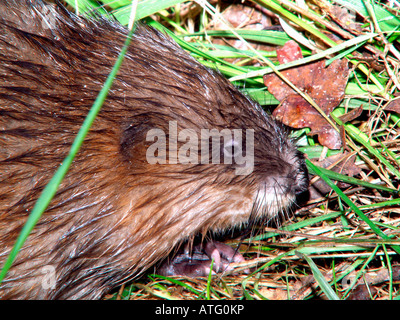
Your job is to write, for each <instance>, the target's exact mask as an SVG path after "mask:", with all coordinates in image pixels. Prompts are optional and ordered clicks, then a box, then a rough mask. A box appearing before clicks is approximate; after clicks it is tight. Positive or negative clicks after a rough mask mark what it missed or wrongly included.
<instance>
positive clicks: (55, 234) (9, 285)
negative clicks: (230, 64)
mask: <svg viewBox="0 0 400 320" xmlns="http://www.w3.org/2000/svg"><path fill="white" fill-rule="evenodd" d="M0 28H1V32H0V60H1V61H0V266H2V265H3V264H4V261H5V259H6V257H7V254H8V253H9V252H10V249H11V247H12V245H13V244H14V242H15V240H16V237H17V235H18V234H19V232H20V230H21V228H22V226H23V224H24V223H25V221H26V219H27V216H28V214H29V212H30V211H31V209H32V207H33V205H34V203H35V201H36V200H37V198H38V197H39V195H40V193H41V191H42V190H43V188H44V186H45V185H46V183H47V182H48V181H49V180H50V179H51V176H52V175H53V174H54V172H55V171H56V169H57V168H58V166H59V165H60V163H61V162H62V161H63V159H64V158H65V156H66V155H67V154H68V150H69V147H70V146H71V143H72V141H73V139H74V138H75V135H76V133H77V132H78V130H79V128H80V126H81V124H82V122H83V120H84V118H85V116H86V115H87V113H88V111H89V109H90V107H91V106H92V104H93V101H94V100H95V98H96V96H97V94H98V92H99V91H100V89H101V87H102V84H103V83H104V81H105V79H106V77H107V75H108V74H109V73H110V71H111V69H112V67H113V65H114V63H115V60H116V58H117V56H118V54H119V51H120V50H121V47H122V46H123V43H124V40H125V38H126V36H127V34H128V31H127V30H126V29H125V28H124V27H122V26H121V25H119V24H118V23H116V22H112V21H109V20H107V19H105V18H99V19H89V18H81V17H77V16H75V15H73V14H71V13H69V12H68V11H67V10H66V9H65V8H63V7H62V6H61V5H54V4H45V3H43V2H42V1H39V0H24V1H12V0H6V1H2V2H1V4H0ZM174 126H175V127H174ZM171 127H172V128H173V130H177V131H179V132H183V130H185V129H188V130H189V131H186V133H188V132H189V133H191V134H192V135H193V136H196V137H199V136H200V133H201V130H204V129H209V130H212V129H216V130H218V132H222V131H223V129H228V130H243V132H244V130H248V129H251V130H253V131H252V132H253V134H254V139H253V140H254V141H253V142H251V141H247V144H248V145H250V144H252V147H253V148H254V152H253V159H252V162H251V168H250V169H251V170H247V172H240V169H246V168H247V169H249V168H248V167H249V166H250V165H249V164H248V163H243V162H241V163H240V162H239V161H230V163H229V161H226V162H225V161H224V162H222V161H220V162H217V161H216V162H215V163H214V161H209V163H207V161H201V162H199V161H195V160H193V157H192V158H191V160H190V159H189V160H190V161H186V162H185V161H177V160H179V159H180V158H179V159H177V158H175V159H174V158H173V157H171V156H170V157H169V158H168V157H166V158H165V157H164V158H162V154H163V152H164V151H169V152H172V154H173V153H174V150H172V151H171V150H170V149H171V146H172V147H174V142H173V140H171V137H172V138H173V136H174V133H173V132H170V129H171ZM155 129H156V131H154V130H155ZM152 130H153V131H152ZM157 130H161V132H165V133H166V134H165V137H166V138H167V145H166V146H165V148H166V149H165V150H162V148H160V149H158V151H157V152H154V153H153V158H151V154H150V158H149V150H150V149H151V148H152V147H153V149H154V145H155V143H156V142H157V141H160V139H161V138H162V136H158V137H157V135H155V136H154V135H153V136H151V137H150V139H149V135H148V133H149V132H150V131H152V132H153V133H154V132H156V133H157V132H160V131H157ZM232 132H233V131H232ZM232 137H233V136H232ZM157 138H158V140H157ZM182 139H183V140H182ZM182 139H181V136H179V138H178V139H176V140H177V141H175V148H177V147H178V146H179V147H182V146H185V144H184V143H183V142H185V141H186V140H185V139H187V138H182ZM209 140H210V139H209ZM224 141H225V140H224ZM237 144H238V141H236V140H235V138H234V137H233V138H231V140H230V141H229V139H228V142H227V143H225V144H222V146H221V147H218V148H217V150H216V153H215V152H214V151H215V149H216V148H214V145H213V146H212V148H210V150H211V151H212V152H211V153H212V155H213V156H214V154H218V153H220V154H226V152H225V151H226V150H227V149H229V146H235V145H237ZM227 145H228V147H227ZM244 145H246V143H244ZM172 149H173V148H172ZM243 149H245V148H243ZM184 150H185V152H184V154H183V155H186V154H187V152H186V151H192V155H193V154H195V155H196V152H198V153H199V154H200V148H199V149H198V150H197V151H196V150H195V149H190V148H187V149H184ZM246 150H247V148H246ZM175 151H177V150H175ZM202 152H203V151H202ZM202 155H203V153H202ZM205 156H206V157H207V155H206V153H205ZM210 157H211V156H209V158H207V159H206V160H209V159H210ZM165 159H166V160H167V161H164V162H163V161H162V160H165ZM202 159H203V158H202ZM213 159H214V158H213ZM224 159H225V158H224ZM154 160H156V161H154ZM231 160H232V159H231ZM233 160H235V159H233ZM238 170H239V171H238ZM245 171H246V170H245ZM307 187H308V180H307V172H306V168H305V163H304V160H303V156H302V155H301V154H300V153H299V152H298V151H297V149H296V145H295V142H294V141H293V140H292V139H291V138H290V137H289V135H288V131H287V130H286V129H285V127H284V126H283V125H281V124H280V123H279V122H276V121H274V120H273V119H272V118H271V117H270V116H269V115H267V114H266V113H265V112H264V111H263V109H262V108H261V107H260V106H259V105H258V104H256V103H255V102H253V101H251V100H250V99H248V98H247V97H246V96H244V95H243V94H241V93H240V92H239V91H238V90H237V89H236V88H235V87H234V86H233V85H232V84H231V83H229V81H228V80H226V79H225V78H224V77H223V76H222V75H220V74H219V73H218V72H216V71H212V70H210V69H208V68H206V67H204V66H202V65H201V64H200V63H198V62H197V61H196V60H195V59H194V58H192V57H191V56H190V55H189V54H188V53H186V52H185V51H183V50H182V49H181V48H180V47H179V46H178V45H177V44H176V43H174V42H173V41H172V40H171V39H170V38H169V37H168V36H166V35H164V34H162V33H160V32H158V31H156V30H153V29H152V28H150V27H147V26H145V25H138V26H137V29H136V31H135V35H134V38H133V40H132V42H131V45H130V47H129V50H128V53H127V55H126V56H125V59H124V62H123V64H122V67H121V69H120V71H119V73H118V76H117V78H116V79H115V81H114V83H113V86H112V88H111V90H110V92H109V94H108V97H107V99H106V101H105V103H104V105H103V107H102V110H101V111H100V113H99V115H98V116H97V118H96V120H95V122H94V124H93V126H92V128H91V130H90V132H89V134H88V136H87V137H86V139H85V141H84V143H83V145H82V147H81V150H80V152H79V153H78V155H77V157H76V158H75V160H74V162H73V164H72V167H71V168H70V171H69V172H68V174H67V176H66V177H65V179H64V180H63V182H62V184H61V186H60V188H59V190H58V192H57V194H56V195H55V197H54V199H53V200H52V202H51V203H50V205H49V207H48V208H47V210H46V212H45V213H44V214H43V216H42V217H41V219H40V220H39V222H38V224H37V225H36V227H35V228H34V230H33V232H32V233H31V234H30V236H29V237H28V239H27V241H26V242H25V244H24V246H23V248H22V249H21V250H20V252H19V254H18V256H17V258H16V260H15V262H14V264H13V266H12V267H11V269H10V270H9V272H8V274H7V276H6V278H5V279H4V281H3V282H2V284H1V287H0V297H1V298H3V299H14V298H19V299H26V298H30V299H35V298H36V299H76V298H86V299H97V298H101V297H103V296H104V294H105V293H106V292H108V291H109V290H110V289H111V288H113V287H114V286H115V285H117V284H120V283H123V282H124V281H126V280H128V279H132V278H134V277H137V276H139V275H140V274H143V272H144V271H146V270H148V269H149V268H150V267H151V266H153V265H154V264H155V263H157V262H158V261H160V260H162V259H164V258H165V257H167V256H168V254H169V253H170V252H171V251H172V250H173V249H174V248H176V247H177V246H178V245H180V244H181V243H183V242H184V241H185V240H187V239H190V238H192V237H194V236H196V235H199V234H200V235H205V234H207V232H220V231H223V230H229V229H232V228H234V227H237V226H239V227H240V226H248V225H249V224H250V225H251V224H252V223H256V222H262V221H267V220H270V219H276V218H277V217H279V215H280V212H282V211H283V212H285V211H288V210H290V207H291V206H293V204H294V203H295V201H296V196H297V195H298V194H300V193H302V192H304V191H305V190H306V189H307ZM48 268H50V269H52V270H53V271H54V277H55V284H54V286H45V285H43V277H44V276H45V275H46V272H47V271H46V270H49V269H48Z"/></svg>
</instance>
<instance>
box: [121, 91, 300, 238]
mask: <svg viewBox="0 0 400 320" xmlns="http://www.w3.org/2000/svg"><path fill="white" fill-rule="evenodd" d="M225 102H227V103H228V104H230V101H229V100H227V99H225ZM242 105H245V106H244V107H243V108H242ZM232 106H234V107H228V106H226V105H223V106H221V108H220V109H219V112H218V113H215V109H212V112H213V113H214V117H213V118H212V121H204V119H206V117H205V116H204V114H203V115H199V114H197V115H194V116H192V117H190V116H187V115H185V114H184V113H185V111H184V109H182V110H180V111H181V113H180V114H179V116H178V117H176V118H171V114H169V115H166V114H163V115H161V116H160V114H159V112H160V111H158V112H157V114H153V115H149V113H147V114H146V119H139V120H138V119H136V120H135V121H137V122H139V123H140V125H132V124H130V125H129V126H127V128H128V129H127V130H126V131H125V134H124V139H123V142H122V144H121V146H122V150H123V153H124V154H125V155H126V159H127V160H128V162H130V163H131V164H133V165H134V170H135V172H136V173H137V172H139V171H140V172H141V173H142V177H143V176H149V177H153V178H154V179H153V180H152V181H153V182H154V181H156V180H155V179H158V181H160V183H162V184H163V185H164V187H165V188H163V189H162V191H161V193H159V194H158V195H157V199H158V201H159V202H161V203H163V204H166V203H173V202H174V201H175V200H176V199H179V205H177V206H176V210H178V212H176V215H177V216H179V218H171V219H174V220H176V219H183V217H185V216H186V217H187V218H188V219H191V221H189V220H187V222H188V224H190V225H192V226H193V225H194V226H195V227H196V228H197V230H196V231H197V232H198V231H200V232H206V231H208V230H209V229H211V230H214V231H219V230H224V229H226V228H230V227H233V226H237V225H241V224H245V223H248V222H250V224H253V223H255V222H260V220H261V221H262V222H265V221H269V220H271V219H272V220H275V221H277V222H278V221H279V218H280V217H281V214H283V215H284V216H285V215H286V216H288V215H289V212H290V211H291V209H292V208H293V206H294V205H296V203H297V199H298V197H299V196H300V195H302V194H303V193H305V191H307V189H308V174H307V169H306V166H305V162H304V158H303V155H302V154H301V153H300V152H299V151H298V150H297V149H296V145H295V142H294V140H293V139H291V138H290V137H289V132H288V130H287V128H286V127H284V126H283V125H282V124H281V123H279V122H276V121H275V120H273V119H272V118H271V117H270V116H268V115H267V114H266V113H265V112H264V111H263V110H262V109H261V107H260V106H258V105H257V104H256V103H254V102H252V101H250V100H248V99H247V98H245V97H244V96H240V97H234V101H233V102H232ZM210 111H211V110H210ZM196 112H205V111H204V110H203V109H199V108H197V109H196ZM182 113H183V114H182ZM166 119H167V120H168V121H166ZM133 141H135V142H133ZM139 141H141V142H140V143H137V142H139ZM127 150H129V152H127ZM139 155H140V156H139ZM139 167H140V169H139ZM155 190H157V188H154V189H153V192H155ZM178 195H179V196H178ZM164 198H166V199H169V200H168V201H167V200H166V201H163V200H161V199H164ZM170 209H171V208H170ZM173 211H174V210H170V211H169V212H168V214H166V215H164V217H166V216H168V215H172V216H173V214H172V212H173ZM193 219H196V220H195V221H197V222H196V223H194V220H193Z"/></svg>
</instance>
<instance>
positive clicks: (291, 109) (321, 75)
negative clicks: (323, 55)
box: [264, 40, 349, 149]
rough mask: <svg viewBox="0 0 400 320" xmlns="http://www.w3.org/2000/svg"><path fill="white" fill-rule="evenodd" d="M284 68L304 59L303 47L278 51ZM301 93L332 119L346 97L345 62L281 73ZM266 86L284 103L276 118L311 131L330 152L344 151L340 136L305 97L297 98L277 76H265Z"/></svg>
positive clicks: (287, 46)
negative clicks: (285, 65) (336, 108)
mask: <svg viewBox="0 0 400 320" xmlns="http://www.w3.org/2000/svg"><path fill="white" fill-rule="evenodd" d="M277 55H278V60H279V62H280V63H281V64H283V63H287V62H290V61H294V60H298V59H300V58H302V54H301V51H300V47H299V46H298V44H297V43H296V42H295V41H293V40H291V41H288V42H287V43H286V44H285V45H284V46H283V47H282V48H281V49H278V50H277ZM281 73H282V74H283V75H284V76H285V77H286V78H288V80H289V81H290V82H292V83H293V84H294V85H295V86H296V87H297V88H299V89H300V90H301V91H303V92H305V93H307V94H308V95H309V96H310V97H311V98H312V99H313V100H314V101H315V103H317V105H318V106H319V107H320V108H321V109H322V110H323V111H324V112H325V114H327V115H328V116H329V114H330V113H331V112H332V110H333V109H334V108H335V107H337V106H338V105H339V103H340V102H341V101H342V99H343V97H344V90H345V88H346V84H347V79H348V76H349V69H348V66H347V62H346V61H345V60H335V61H333V62H332V63H331V64H330V65H329V66H328V67H327V68H325V62H324V61H318V62H314V63H310V64H306V65H303V66H300V67H295V68H291V69H287V70H283V71H282V72H281ZM264 84H265V85H266V86H267V87H268V91H269V92H270V93H272V94H273V95H274V96H275V98H276V99H278V100H279V101H281V104H280V105H279V107H278V108H276V109H275V111H274V112H273V115H274V116H275V117H276V118H277V119H279V120H281V121H282V122H283V123H284V124H286V125H288V126H290V127H294V128H304V127H308V128H310V129H311V133H310V134H311V135H318V141H319V142H320V143H321V145H324V146H326V147H328V148H330V149H340V148H341V147H342V141H341V137H340V134H339V132H337V131H336V130H335V129H334V128H333V127H332V126H331V125H330V124H329V122H328V121H327V120H326V119H325V118H324V117H323V116H321V114H320V113H319V112H318V111H317V110H316V109H315V108H314V107H313V106H312V105H310V104H309V103H308V102H307V101H306V100H305V99H303V97H301V96H300V95H299V94H297V93H296V92H295V91H294V90H293V89H292V88H290V87H289V86H288V85H287V84H286V83H285V82H284V81H283V80H281V79H280V78H279V77H278V76H277V75H276V74H267V75H265V76H264Z"/></svg>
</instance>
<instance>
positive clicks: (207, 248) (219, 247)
mask: <svg viewBox="0 0 400 320" xmlns="http://www.w3.org/2000/svg"><path fill="white" fill-rule="evenodd" d="M212 259H213V260H214V262H213V270H212V273H213V274H216V273H224V272H226V271H230V270H232V267H231V266H230V263H232V262H234V263H238V262H243V261H245V259H244V258H243V256H242V255H241V254H240V253H238V252H237V251H236V250H234V249H233V248H232V247H230V246H228V245H226V244H223V243H221V242H217V241H210V242H207V243H205V244H204V245H197V246H195V247H193V249H192V251H190V252H189V251H188V250H185V252H183V253H180V254H177V255H175V256H174V257H173V258H172V259H169V260H166V261H165V262H164V263H163V264H162V265H161V266H160V267H159V268H158V269H157V270H156V273H157V274H160V275H164V276H178V275H179V276H186V277H191V278H196V277H206V276H208V275H209V274H210V267H211V260H212Z"/></svg>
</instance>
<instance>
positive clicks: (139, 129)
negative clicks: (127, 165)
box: [120, 118, 154, 161]
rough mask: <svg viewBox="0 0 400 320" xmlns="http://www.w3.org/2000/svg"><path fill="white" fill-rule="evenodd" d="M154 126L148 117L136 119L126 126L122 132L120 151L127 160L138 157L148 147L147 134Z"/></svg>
mask: <svg viewBox="0 0 400 320" xmlns="http://www.w3.org/2000/svg"><path fill="white" fill-rule="evenodd" d="M152 128H154V126H152V125H151V124H150V123H149V121H148V119H139V118H138V119H134V120H132V121H130V122H129V124H127V125H126V126H125V128H124V129H123V131H122V134H121V143H120V152H121V154H122V155H123V156H124V158H125V159H126V160H129V161H131V160H132V157H133V156H134V157H135V158H137V157H138V155H140V154H142V151H144V155H145V153H146V149H147V147H148V142H147V141H146V136H147V134H148V132H149V131H150V130H151V129H152Z"/></svg>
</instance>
